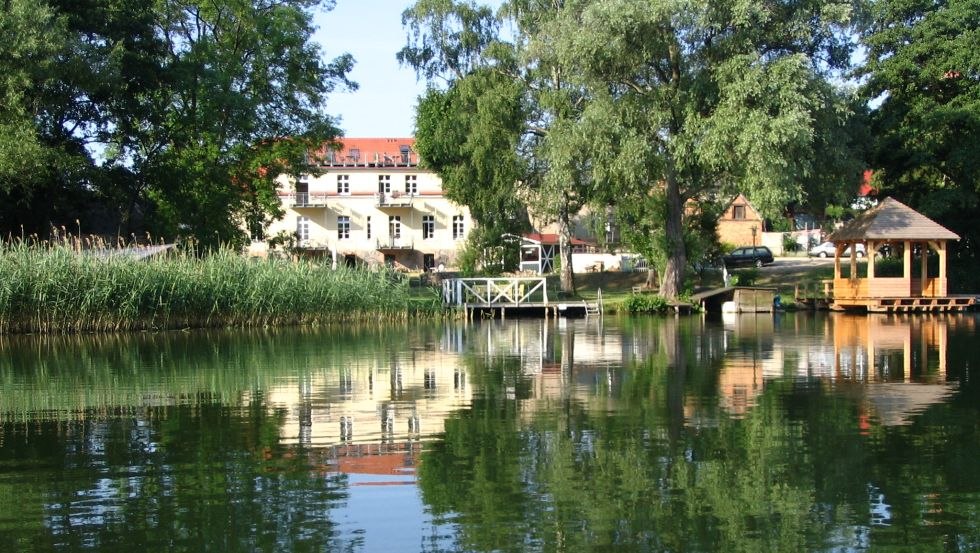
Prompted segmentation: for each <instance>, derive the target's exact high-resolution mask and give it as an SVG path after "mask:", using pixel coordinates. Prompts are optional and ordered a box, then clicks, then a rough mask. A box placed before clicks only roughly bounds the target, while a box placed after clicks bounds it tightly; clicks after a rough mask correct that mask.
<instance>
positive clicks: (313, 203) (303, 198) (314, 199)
mask: <svg viewBox="0 0 980 553" xmlns="http://www.w3.org/2000/svg"><path fill="white" fill-rule="evenodd" d="M290 196H291V197H292V199H293V205H294V206H295V207H322V206H325V205H327V193H326V192H318V193H313V194H311V193H309V192H297V193H295V194H291V195H290ZM290 196H286V197H287V198H289V197H290Z"/></svg>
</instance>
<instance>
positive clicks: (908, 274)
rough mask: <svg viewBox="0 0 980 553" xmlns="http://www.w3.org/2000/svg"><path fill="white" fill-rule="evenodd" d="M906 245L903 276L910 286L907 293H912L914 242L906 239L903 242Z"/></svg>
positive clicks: (906, 283)
mask: <svg viewBox="0 0 980 553" xmlns="http://www.w3.org/2000/svg"><path fill="white" fill-rule="evenodd" d="M902 244H903V245H904V246H905V251H904V252H902V278H904V279H905V285H906V286H908V287H909V291H908V292H907V293H911V291H912V289H911V286H912V242H910V241H908V240H906V241H904V242H902Z"/></svg>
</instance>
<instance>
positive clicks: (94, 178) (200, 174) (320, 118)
mask: <svg viewBox="0 0 980 553" xmlns="http://www.w3.org/2000/svg"><path fill="white" fill-rule="evenodd" d="M320 5H326V7H330V6H331V5H332V2H329V1H321V0H220V1H213V2H200V1H190V2H178V1H175V0H164V1H161V2H140V1H138V0H86V1H83V2H77V1H71V2H69V1H67V0H50V1H49V2H48V4H46V5H45V4H39V5H38V3H36V2H24V1H22V0H11V1H10V2H6V3H5V4H4V6H3V8H0V10H2V14H3V19H2V20H0V33H2V35H3V37H4V39H5V40H4V41H3V43H2V45H0V54H4V55H0V58H2V59H3V60H4V61H2V62H0V64H3V68H4V69H5V71H4V73H5V74H6V75H9V78H5V79H4V83H3V90H2V91H0V93H2V94H3V96H4V98H5V100H10V101H9V102H7V103H5V106H9V109H8V108H5V109H0V125H2V126H3V130H4V131H7V130H8V129H11V130H12V131H15V132H11V133H10V134H7V133H6V132H5V133H4V137H3V138H0V183H3V184H0V193H5V194H9V195H13V194H16V199H18V200H19V201H20V203H22V204H24V205H21V206H19V207H18V208H16V209H9V210H8V214H7V215H5V216H4V217H3V219H0V225H2V227H4V229H3V230H6V231H11V230H14V227H15V226H16V224H17V221H16V220H15V219H14V216H20V215H19V214H23V213H28V214H33V213H35V212H42V211H43V214H44V215H43V216H41V217H39V216H36V215H35V216H33V217H32V219H34V220H37V221H38V222H39V223H40V224H41V225H48V224H55V225H59V224H66V223H69V226H71V227H72V228H74V227H75V225H74V224H72V223H74V221H73V220H71V219H68V220H66V219H67V218H68V216H69V215H70V214H71V213H73V212H74V211H77V210H76V209H75V208H74V206H76V205H77V204H78V202H77V201H76V199H77V198H73V197H72V196H71V195H70V194H66V193H65V191H67V192H70V193H73V194H74V195H75V196H77V197H84V199H85V201H86V203H92V204H94V205H93V206H86V208H85V211H87V215H88V216H89V218H90V219H96V220H98V219H101V220H102V223H101V226H100V227H98V228H97V230H101V231H106V230H110V229H109V228H106V227H115V228H114V229H112V230H115V229H118V230H120V231H122V232H124V233H128V232H142V231H144V230H145V231H150V232H153V233H154V234H156V235H160V236H166V237H168V238H174V237H178V236H187V237H192V238H194V239H196V241H197V242H198V243H199V244H202V245H204V246H208V245H214V244H216V243H218V242H225V243H231V244H242V243H244V241H245V238H246V234H245V228H247V226H248V225H247V222H248V219H259V220H263V219H266V218H268V217H273V216H276V215H278V214H279V209H280V208H279V203H278V200H277V198H276V194H275V186H274V179H275V177H277V176H278V175H279V174H282V173H287V174H296V173H299V172H300V171H304V170H306V169H307V167H306V162H305V158H306V153H307V152H308V151H310V150H313V149H316V148H319V147H320V145H321V144H322V143H323V142H324V141H329V140H331V139H332V138H334V137H335V136H337V134H338V133H339V131H338V129H337V128H336V127H335V126H334V122H333V119H332V118H331V117H330V116H329V115H327V113H326V111H325V109H326V105H325V101H326V96H327V94H328V93H329V92H330V91H331V90H333V89H334V87H336V86H338V85H346V86H354V85H353V83H350V82H349V81H347V79H346V74H347V72H348V71H349V70H350V68H351V65H352V63H353V60H352V59H351V58H350V56H347V55H344V56H340V57H338V58H337V59H335V60H333V61H332V62H329V63H324V62H323V61H322V60H321V52H320V50H319V48H318V47H317V46H316V45H315V44H313V43H311V42H310V37H311V35H312V23H311V17H312V15H311V14H312V10H313V9H314V8H316V7H317V6H320ZM8 37H9V38H10V40H6V39H7V38H8ZM8 60H9V61H8ZM30 62H33V63H30ZM8 65H9V66H10V67H9V68H8V67H7V66H8ZM7 69H10V70H9V71H7ZM8 137H13V138H8ZM31 137H35V140H33V141H31V140H30V138H31ZM31 148H34V150H36V151H34V153H39V152H40V153H45V154H47V155H44V156H36V157H34V156H32V155H28V152H32V150H31ZM29 158H30V159H37V160H38V161H36V162H35V163H34V165H35V166H36V167H37V168H38V169H39V170H36V171H32V170H30V169H29V168H28V167H26V166H24V165H23V164H18V160H24V159H29ZM15 185H16V186H15ZM7 203H10V202H7ZM66 207H68V208H71V209H66ZM83 218H84V217H83ZM72 219H73V218H72ZM90 228H91V227H90Z"/></svg>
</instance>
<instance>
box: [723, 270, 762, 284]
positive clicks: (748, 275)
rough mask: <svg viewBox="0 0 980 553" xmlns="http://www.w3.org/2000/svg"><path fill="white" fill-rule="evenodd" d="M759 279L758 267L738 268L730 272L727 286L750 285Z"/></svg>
mask: <svg viewBox="0 0 980 553" xmlns="http://www.w3.org/2000/svg"><path fill="white" fill-rule="evenodd" d="M757 280H759V270H758V269H739V270H738V271H735V272H733V273H732V275H731V277H730V278H729V280H728V285H729V286H752V285H753V284H755V282H756V281H757Z"/></svg>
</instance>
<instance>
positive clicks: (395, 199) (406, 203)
mask: <svg viewBox="0 0 980 553" xmlns="http://www.w3.org/2000/svg"><path fill="white" fill-rule="evenodd" d="M414 201H415V194H403V193H401V192H391V193H388V194H382V193H380V192H379V193H378V194H377V204H376V207H377V208H378V209H386V208H387V209H396V208H411V207H412V203H414Z"/></svg>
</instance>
